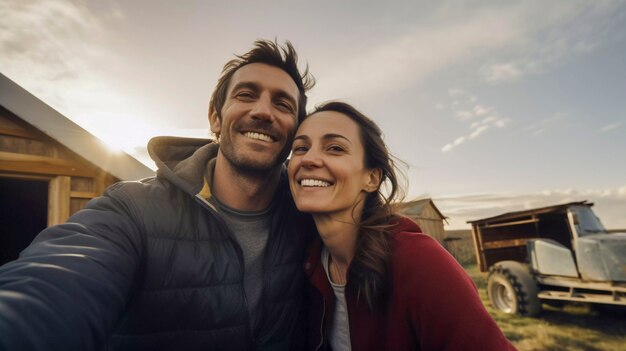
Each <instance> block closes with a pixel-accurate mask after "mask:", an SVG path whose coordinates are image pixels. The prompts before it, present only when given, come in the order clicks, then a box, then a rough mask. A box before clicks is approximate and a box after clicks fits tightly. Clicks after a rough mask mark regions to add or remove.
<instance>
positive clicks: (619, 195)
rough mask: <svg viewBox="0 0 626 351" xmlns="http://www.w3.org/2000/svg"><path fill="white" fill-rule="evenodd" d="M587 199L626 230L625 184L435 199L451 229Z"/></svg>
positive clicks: (615, 226)
mask: <svg viewBox="0 0 626 351" xmlns="http://www.w3.org/2000/svg"><path fill="white" fill-rule="evenodd" d="M583 200H587V201H589V202H593V203H594V204H595V207H594V211H595V213H596V215H598V217H600V219H601V221H602V223H603V224H604V225H605V227H606V228H608V229H626V217H624V216H623V214H624V213H626V186H622V187H620V188H617V189H586V190H582V191H578V190H575V189H553V190H546V191H543V192H539V193H528V194H519V193H500V194H497V193H496V194H466V195H450V196H435V197H433V201H434V202H435V204H436V205H437V207H438V208H439V209H440V210H441V212H442V213H443V214H444V215H445V216H448V217H449V219H448V222H449V227H448V228H446V229H448V230H452V229H463V228H469V225H468V224H467V223H466V222H467V221H468V220H477V219H481V218H488V217H492V216H497V215H500V214H503V213H507V212H513V211H520V210H527V209H531V208H539V207H546V206H552V205H557V204H562V203H568V202H574V201H583Z"/></svg>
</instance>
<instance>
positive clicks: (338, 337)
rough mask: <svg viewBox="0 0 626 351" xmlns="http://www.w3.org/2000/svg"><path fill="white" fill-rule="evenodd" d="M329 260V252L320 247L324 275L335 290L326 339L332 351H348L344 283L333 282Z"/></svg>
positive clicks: (348, 340) (347, 322)
mask: <svg viewBox="0 0 626 351" xmlns="http://www.w3.org/2000/svg"><path fill="white" fill-rule="evenodd" d="M329 262H330V252H328V250H327V249H326V247H324V248H322V265H323V266H324V270H325V271H326V277H327V278H328V282H329V283H330V286H332V288H333V291H334V292H335V314H334V315H333V324H332V325H331V326H330V333H329V335H328V341H329V342H330V346H331V347H332V348H333V351H350V350H351V349H352V346H351V344H350V320H349V319H348V305H347V303H346V294H345V292H346V285H345V284H343V285H342V284H335V283H333V281H332V280H331V279H330V274H329V273H328V266H329Z"/></svg>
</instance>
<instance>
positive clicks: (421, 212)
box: [401, 199, 446, 243]
mask: <svg viewBox="0 0 626 351" xmlns="http://www.w3.org/2000/svg"><path fill="white" fill-rule="evenodd" d="M401 212H402V214H403V215H405V216H407V217H409V218H411V219H413V220H414V221H415V222H417V224H418V225H419V226H420V227H421V228H422V231H423V232H424V233H426V234H429V235H430V236H432V237H433V238H435V239H437V241H439V242H440V243H443V242H444V239H445V236H446V233H445V231H444V229H443V222H444V221H445V220H446V217H445V216H444V215H443V214H441V212H440V211H439V209H438V208H437V206H435V204H434V203H433V200H432V199H420V200H414V201H409V202H405V203H404V204H402V210H401Z"/></svg>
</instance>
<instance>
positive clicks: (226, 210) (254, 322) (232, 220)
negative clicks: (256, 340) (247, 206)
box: [212, 197, 271, 330]
mask: <svg viewBox="0 0 626 351" xmlns="http://www.w3.org/2000/svg"><path fill="white" fill-rule="evenodd" d="M212 200H213V202H214V204H215V205H216V208H217V209H218V211H219V214H220V215H221V217H222V218H223V219H224V222H226V225H227V226H228V228H229V229H230V231H231V232H232V233H233V235H234V236H235V239H236V240H237V242H238V243H239V245H240V246H241V250H242V252H243V260H244V265H245V271H244V276H243V286H244V291H245V294H246V301H247V302H248V312H249V313H250V327H251V328H252V330H254V329H255V327H256V326H258V318H259V301H260V299H261V293H262V291H263V269H264V267H263V257H264V256H265V255H264V253H265V247H266V246H267V238H268V236H269V229H270V228H269V227H270V210H271V206H270V207H268V208H267V209H265V210H263V211H259V212H242V211H238V210H235V209H233V208H230V207H228V206H226V205H224V204H222V203H221V202H220V201H219V200H218V199H217V198H215V197H213V198H212Z"/></svg>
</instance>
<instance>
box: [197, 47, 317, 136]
mask: <svg viewBox="0 0 626 351" xmlns="http://www.w3.org/2000/svg"><path fill="white" fill-rule="evenodd" d="M235 56H236V57H237V58H235V59H232V60H230V61H228V62H227V63H226V64H225V65H224V68H223V69H222V75H221V76H220V78H219V80H218V81H217V85H216V86H215V90H213V94H211V100H210V102H209V113H211V112H212V111H215V113H217V117H218V118H219V119H220V120H221V119H222V107H224V102H225V101H226V94H227V93H228V86H229V85H230V80H231V78H232V77H233V74H235V72H237V70H238V69H240V68H241V67H243V66H245V65H248V64H251V63H264V64H266V65H270V66H274V67H277V68H280V69H282V70H283V71H285V73H287V74H288V75H289V76H290V77H291V79H293V81H294V82H295V83H296V86H297V87H298V91H299V92H300V96H299V97H298V124H300V122H301V121H302V119H303V118H304V116H305V115H306V102H307V96H306V92H307V91H308V90H309V89H311V88H313V86H314V85H315V78H314V77H313V76H312V75H311V74H310V73H309V67H308V66H307V67H306V68H305V69H304V72H303V73H302V74H300V71H299V70H298V55H297V54H296V50H295V49H294V48H293V45H291V43H290V42H289V41H286V42H285V45H284V46H280V45H278V43H277V42H276V41H269V40H257V41H255V42H254V48H253V49H252V50H250V51H248V52H247V53H245V54H243V55H235ZM218 137H219V136H218Z"/></svg>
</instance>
